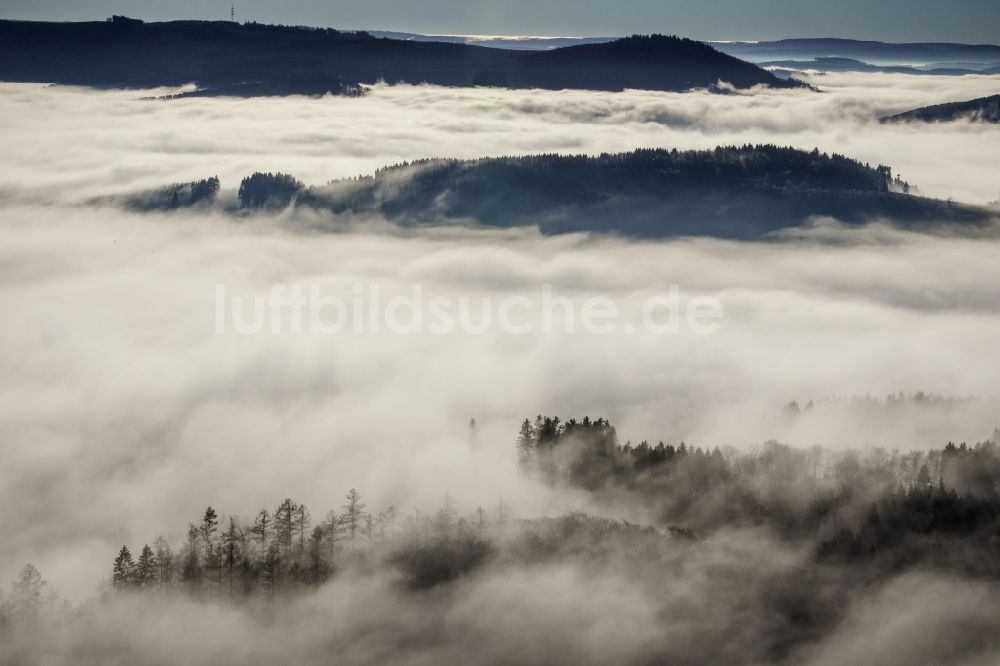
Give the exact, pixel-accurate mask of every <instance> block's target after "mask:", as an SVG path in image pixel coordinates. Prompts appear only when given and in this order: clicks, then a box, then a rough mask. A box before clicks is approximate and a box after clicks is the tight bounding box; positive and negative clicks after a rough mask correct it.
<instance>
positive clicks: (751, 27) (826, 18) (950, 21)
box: [0, 0, 1000, 43]
mask: <svg viewBox="0 0 1000 666" xmlns="http://www.w3.org/2000/svg"><path fill="white" fill-rule="evenodd" d="M235 4H236V12H237V18H238V19H240V20H256V21H262V22H277V23H287V24H307V25H324V26H333V27H342V28H368V29H387V30H403V31H413V32H429V33H438V34H440V33H463V34H509V35H514V34H517V35H574V36H584V35H602V36H603V35H620V34H630V33H634V32H651V31H656V32H665V33H676V34H682V35H686V36H691V37H696V38H700V39H779V38H783V37H849V38H856V39H878V40H886V41H959V42H975V43H998V42H1000V2H997V0H955V1H954V2H950V3H944V2H940V0H837V1H836V2H834V1H832V0H700V2H691V1H690V0H618V1H617V2H611V1H609V0H504V2H498V1H496V0H339V1H338V2H329V1H327V0H285V1H284V2H273V1H272V0H238V1H237V2H236V3H235ZM229 6H230V3H229V0H214V1H209V2H205V0H174V1H169V0H160V1H156V0H88V1H84V2H81V1H80V0H0V16H3V17H4V18H21V19H49V20H83V19H100V18H104V17H107V16H109V15H111V14H116V13H125V14H127V15H130V16H134V17H137V18H143V19H147V20H163V19H176V18H199V19H220V18H226V17H228V15H229Z"/></svg>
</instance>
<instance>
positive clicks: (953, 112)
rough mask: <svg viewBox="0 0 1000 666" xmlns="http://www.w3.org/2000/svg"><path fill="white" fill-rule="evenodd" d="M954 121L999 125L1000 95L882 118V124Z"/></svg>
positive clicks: (928, 107) (923, 108)
mask: <svg viewBox="0 0 1000 666" xmlns="http://www.w3.org/2000/svg"><path fill="white" fill-rule="evenodd" d="M955 120H973V121H979V122H984V123H1000V95H991V96H990V97H980V98H978V99H970V100H969V101H967V102H951V103H949V104H936V105H934V106H923V107H920V108H919V109H914V110H913V111H907V112H905V113H899V114H896V115H894V116H887V117H885V118H882V122H884V123H898V122H910V121H912V122H922V123H947V122H952V121H955Z"/></svg>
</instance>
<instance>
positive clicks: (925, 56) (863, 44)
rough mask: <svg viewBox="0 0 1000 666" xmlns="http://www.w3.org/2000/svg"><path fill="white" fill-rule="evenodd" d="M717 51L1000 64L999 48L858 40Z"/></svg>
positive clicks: (762, 56)
mask: <svg viewBox="0 0 1000 666" xmlns="http://www.w3.org/2000/svg"><path fill="white" fill-rule="evenodd" d="M710 44H712V46H714V47H715V48H717V49H718V50H720V51H722V52H724V53H728V54H730V55H733V56H736V57H737V58H742V59H744V60H748V61H750V62H755V63H758V64H759V63H763V62H770V61H774V60H812V59H814V58H827V57H836V58H850V59H852V60H860V61H862V62H865V63H868V64H870V65H880V66H881V65H886V66H893V65H900V66H910V67H922V66H933V67H938V68H940V67H945V66H946V67H950V68H961V69H982V68H986V67H991V66H995V65H997V64H998V63H1000V46H997V45H995V44H955V43H947V42H942V43H936V42H909V43H891V42H877V41H861V40H856V39H834V38H814V39H780V40H776V41H763V42H710Z"/></svg>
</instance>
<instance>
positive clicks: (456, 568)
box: [111, 489, 511, 599]
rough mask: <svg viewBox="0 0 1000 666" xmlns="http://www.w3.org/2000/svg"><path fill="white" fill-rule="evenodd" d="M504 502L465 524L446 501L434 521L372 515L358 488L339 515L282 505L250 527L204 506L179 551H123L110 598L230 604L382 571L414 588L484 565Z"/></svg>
mask: <svg viewBox="0 0 1000 666" xmlns="http://www.w3.org/2000/svg"><path fill="white" fill-rule="evenodd" d="M510 518H511V516H510V510H509V508H508V507H507V505H505V504H504V503H503V502H500V503H498V504H497V505H496V506H495V507H491V508H489V509H484V508H479V509H477V511H476V512H475V513H474V514H472V515H469V516H461V515H459V513H458V511H457V510H456V508H455V506H454V504H453V502H452V501H451V500H450V499H447V498H446V500H445V503H444V505H443V506H442V507H441V509H440V510H438V511H437V512H435V513H432V514H424V513H420V512H413V513H411V514H408V515H405V516H404V515H400V514H399V512H398V511H397V509H396V508H395V507H391V506H390V507H389V508H387V509H385V510H383V511H378V512H373V511H370V510H369V509H368V507H367V506H366V504H365V503H364V501H363V500H362V497H361V494H360V493H359V492H358V491H357V490H355V489H351V491H350V492H349V493H348V494H347V496H346V501H345V503H344V505H343V506H342V507H340V508H339V509H338V510H336V511H329V512H328V513H327V514H326V515H325V517H323V518H321V519H319V520H316V521H314V520H313V518H312V514H311V512H310V511H309V509H308V508H307V507H306V506H305V505H303V504H299V503H296V502H295V501H294V500H292V499H285V500H284V501H282V502H281V503H280V504H279V505H278V506H277V507H276V508H275V509H274V510H273V511H269V510H267V509H261V510H260V511H259V512H258V513H257V514H256V516H254V518H253V520H252V521H249V522H246V523H244V522H241V521H240V520H238V519H237V518H235V517H233V516H230V517H228V518H224V519H223V518H220V516H219V514H218V513H217V512H216V510H215V509H214V508H212V507H208V508H207V509H206V510H205V513H204V514H203V515H202V517H201V518H200V519H199V520H198V521H197V522H192V523H190V524H189V525H188V528H187V538H186V540H185V541H184V543H183V544H182V545H181V546H180V547H179V548H175V547H173V546H171V544H170V543H169V542H168V541H167V540H166V539H164V538H162V537H159V538H157V539H156V540H155V541H154V542H153V544H152V545H149V544H143V546H142V547H141V548H140V549H137V554H133V551H132V550H131V549H130V548H129V547H128V546H127V545H123V546H122V547H121V550H120V551H119V552H118V555H117V556H116V557H115V559H114V563H113V566H112V576H111V587H112V589H113V590H115V591H126V590H147V591H156V592H158V593H168V592H174V591H184V592H187V593H191V594H194V595H197V596H204V597H226V598H230V599H238V598H251V597H255V596H256V597H260V596H265V597H267V596H271V595H274V594H276V593H278V592H280V591H287V590H291V589H296V588H302V587H303V586H307V585H316V584H319V583H322V582H324V581H326V580H327V579H329V578H330V577H331V576H332V575H334V574H335V573H337V572H338V571H339V570H341V569H346V568H357V567H369V568H370V567H376V566H381V565H385V566H388V567H390V568H392V569H393V570H396V571H398V572H400V573H401V574H402V575H403V579H404V581H405V584H406V585H407V586H408V587H411V588H415V589H420V588H426V587H431V586H433V585H436V584H439V583H442V582H446V581H449V580H453V579H454V578H456V577H458V576H460V575H461V574H462V573H464V572H466V571H468V570H470V569H472V568H474V567H475V566H477V565H478V564H479V563H481V562H482V561H483V560H484V559H485V558H486V557H487V556H488V555H489V554H490V553H491V552H492V545H491V541H492V538H493V537H494V536H495V535H496V533H497V532H498V530H501V529H503V528H504V526H505V525H506V524H507V523H508V521H509V520H510Z"/></svg>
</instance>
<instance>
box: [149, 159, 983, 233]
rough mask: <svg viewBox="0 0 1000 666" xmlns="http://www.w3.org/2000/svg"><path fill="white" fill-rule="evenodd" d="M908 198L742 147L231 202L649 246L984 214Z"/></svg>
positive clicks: (368, 183) (275, 185) (268, 185)
mask: <svg viewBox="0 0 1000 666" xmlns="http://www.w3.org/2000/svg"><path fill="white" fill-rule="evenodd" d="M909 189H910V187H909V185H908V184H907V183H905V182H904V181H902V180H900V179H899V178H898V177H893V176H892V173H891V169H890V168H889V167H886V166H882V165H879V166H877V167H871V166H869V165H866V164H862V163H860V162H857V161H855V160H852V159H850V158H847V157H843V156H841V155H836V154H834V155H827V154H824V153H820V152H819V151H812V152H806V151H802V150H797V149H794V148H781V147H777V146H749V145H748V146H742V147H735V146H733V147H720V148H716V149H714V150H704V151H676V150H672V151H668V150H662V149H641V150H636V151H634V152H630V153H619V154H603V155H600V156H597V157H589V156H584V155H575V156H572V155H570V156H567V155H532V156H523V157H498V158H484V159H477V160H426V161H420V162H415V163H410V164H402V165H397V166H393V167H388V168H386V169H382V170H380V171H379V172H377V173H376V174H375V175H373V176H366V177H362V178H359V179H349V180H341V181H333V182H331V183H330V184H328V185H326V186H323V187H313V188H304V187H303V186H302V185H301V184H300V183H298V182H297V181H295V180H294V179H293V178H290V177H288V176H283V175H280V174H278V175H274V174H255V175H253V176H251V177H248V178H246V179H244V181H243V184H242V185H241V187H240V200H241V204H242V205H243V206H244V207H247V208H261V207H264V208H266V207H276V206H277V207H283V206H287V205H288V204H289V203H291V202H292V201H294V202H295V204H296V205H298V206H311V207H315V208H321V209H327V210H331V211H333V212H336V213H358V214H362V215H364V214H371V213H375V214H378V215H382V216H385V217H387V218H389V219H391V220H394V221H397V222H399V223H402V224H440V223H442V222H446V221H448V220H453V221H472V222H474V223H478V224H483V225H488V226H501V227H507V226H517V225H538V226H539V227H540V228H541V230H542V231H543V232H545V233H560V232H573V231H595V232H606V233H620V234H626V235H637V236H649V237H657V236H660V237H665V236H677V235H709V236H719V237H724V238H756V237H760V236H762V235H764V234H766V233H768V232H771V231H775V230H779V229H784V228H788V227H793V226H796V225H799V224H802V223H803V222H804V221H805V220H806V219H807V218H808V217H809V216H813V215H825V216H832V217H835V218H837V219H839V220H841V221H844V222H848V223H864V222H866V221H869V220H872V219H875V218H890V219H893V220H897V221H900V222H903V223H911V224H914V225H917V226H919V224H920V223H932V222H934V223H936V222H939V221H951V222H959V223H967V222H968V223H971V222H976V221H978V220H982V219H985V217H986V214H985V213H984V212H983V211H980V210H978V209H974V208H971V207H966V206H962V205H956V204H952V203H946V202H942V201H937V200H933V199H926V198H923V197H917V196H912V195H910V194H907V193H906V192H908V191H909ZM161 200H162V197H161ZM140 203H141V202H140ZM140 207H141V206H140Z"/></svg>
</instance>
